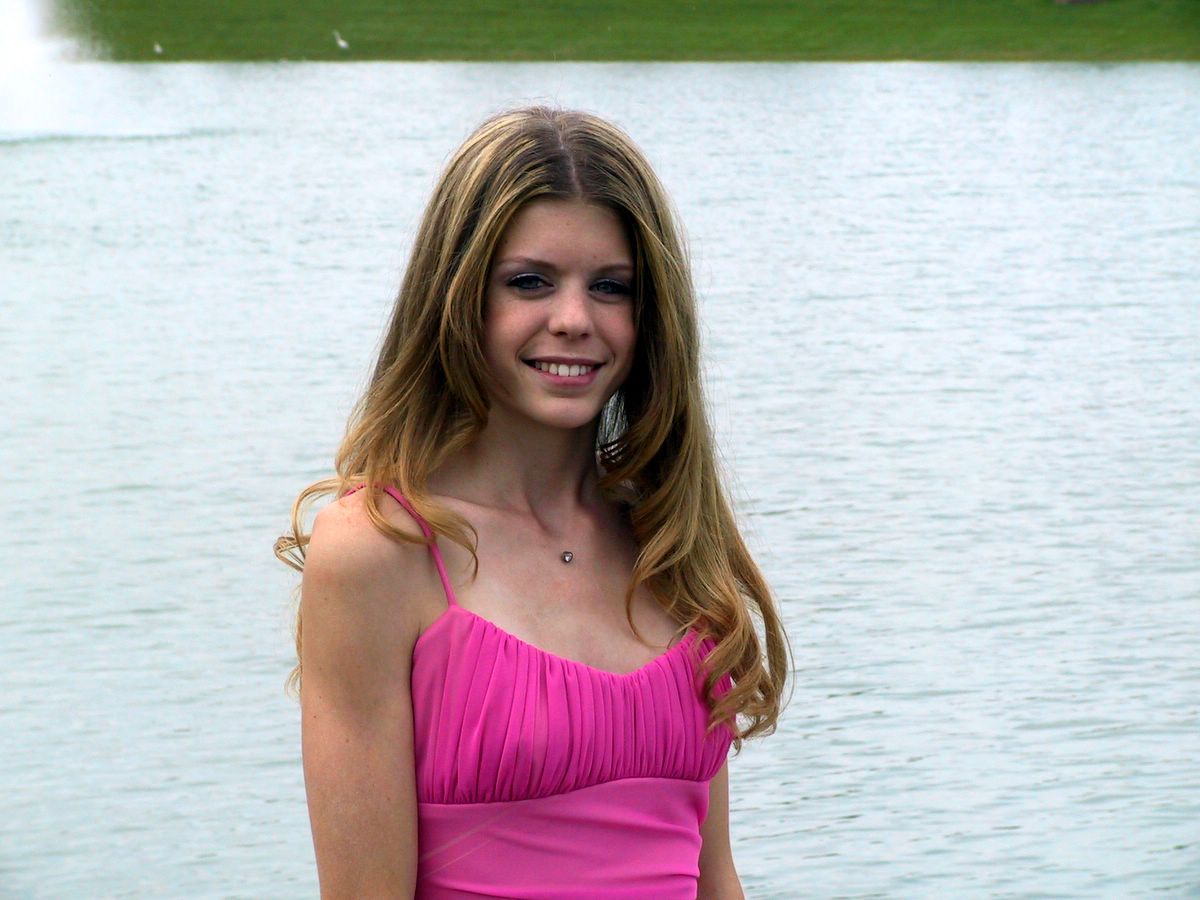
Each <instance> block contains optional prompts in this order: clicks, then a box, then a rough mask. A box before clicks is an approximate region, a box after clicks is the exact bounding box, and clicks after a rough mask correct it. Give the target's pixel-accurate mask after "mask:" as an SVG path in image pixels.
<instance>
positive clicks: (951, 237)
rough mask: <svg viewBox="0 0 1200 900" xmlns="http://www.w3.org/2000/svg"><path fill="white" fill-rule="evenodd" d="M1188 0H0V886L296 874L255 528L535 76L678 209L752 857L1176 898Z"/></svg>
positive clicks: (842, 888) (1191, 714) (1199, 693)
mask: <svg viewBox="0 0 1200 900" xmlns="http://www.w3.org/2000/svg"><path fill="white" fill-rule="evenodd" d="M1197 9H1198V5H1197V4H1196V3H1194V2H1165V0H1164V2H1150V0H1146V2H1135V0H1125V2H1120V0H1100V2H1095V3H1055V2H1053V0H1045V2H1035V0H1022V2H1013V3H1004V4H1001V3H995V2H960V3H940V4H934V3H919V2H912V3H906V4H897V3H894V2H886V3H885V2H882V0H881V2H878V3H870V2H866V0H862V2H850V0H844V2H832V0H830V2H824V3H812V4H775V3H745V4H734V3H725V2H715V3H705V4H658V3H647V2H642V3H639V4H636V5H635V4H627V3H623V2H611V3H604V4H601V3H593V4H583V3H580V4H555V5H550V4H525V5H521V6H520V7H519V8H516V7H515V8H513V9H506V8H505V7H504V5H502V4H493V3H478V4H467V3H460V4H448V5H442V4H433V3H424V4H422V3H409V4H403V5H397V6H396V7H395V8H394V9H390V8H387V7H384V6H383V5H380V4H366V3H361V4H340V5H339V6H338V10H339V12H338V13H337V14H336V15H334V14H333V13H332V12H331V11H330V9H329V8H325V7H323V6H321V5H318V4H309V3H296V2H293V3H288V4H283V3H277V2H274V0H256V2H253V3H251V2H243V3H238V4H234V3H216V2H214V3H208V4H203V5H201V4H184V3H172V4H164V3H150V2H148V0H147V2H144V3H140V2H132V0H114V2H111V3H106V4H98V3H88V2H83V0H72V2H62V3H59V4H57V5H52V4H46V3H42V4H37V3H34V2H32V0H0V11H2V23H3V32H2V33H0V410H2V411H3V412H2V418H0V421H2V423H3V426H2V430H0V472H2V473H3V477H2V478H0V498H2V500H3V507H2V508H3V512H4V519H5V523H4V527H3V535H4V537H3V539H2V540H0V747H2V748H3V753H0V796H3V798H4V799H3V807H2V808H3V810H4V812H5V815H4V816H3V817H0V897H4V898H27V897H29V898H41V897H85V896H86V897H93V896H94V897H101V896H103V897H163V896H187V897H311V896H315V894H316V879H315V869H314V864H313V859H312V849H311V843H310V838H309V831H308V822H307V814H306V810H305V805H304V791H303V784H302V780H301V772H300V757H299V740H298V709H297V706H296V704H295V702H294V701H293V700H292V699H290V698H288V697H287V696H285V694H284V691H283V683H284V679H285V677H286V675H287V673H288V671H289V669H290V668H291V666H292V664H293V658H294V654H293V650H292V646H291V634H290V627H291V618H292V612H293V609H292V599H291V595H290V594H291V590H292V588H293V587H294V585H295V583H296V579H295V578H294V577H293V573H291V571H290V570H288V569H286V568H285V567H283V566H282V565H281V564H279V563H278V562H276V561H275V560H274V558H273V556H272V553H271V545H272V543H273V541H274V539H275V537H276V536H277V535H279V534H280V533H281V532H282V531H283V530H284V528H285V527H286V526H287V521H288V513H289V510H290V506H291V502H292V500H293V499H294V497H295V495H296V494H297V492H298V491H299V490H300V489H301V488H302V487H304V486H305V485H307V484H309V483H310V482H312V481H314V480H316V479H318V478H320V477H323V476H325V475H326V474H328V473H329V472H330V470H331V466H332V457H333V453H334V450H335V449H336V446H337V444H338V442H339V439H340V437H341V433H342V429H343V427H344V424H345V420H346V416H347V414H348V413H349V411H350V408H351V405H352V404H353V402H354V400H355V399H356V397H357V394H358V392H359V391H360V390H361V388H362V387H363V385H364V383H365V380H366V377H367V374H368V371H369V368H370V365H371V361H372V354H373V352H374V350H375V349H376V346H377V342H378V340H379V338H380V335H381V330H382V327H383V324H384V321H385V318H386V315H387V312H388V310H389V307H390V304H391V302H392V300H393V297H394V293H395V290H396V287H397V286H398V284H399V279H400V274H401V272H402V270H403V266H404V264H405V259H406V255H407V253H408V250H409V247H410V244H411V241H412V239H413V233H414V230H415V226H416V222H417V219H418V217H419V215H420V212H421V209H422V206H423V204H424V202H425V200H426V198H427V196H428V193H429V191H430V189H431V187H432V185H433V183H434V180H435V179H436V177H437V175H438V173H439V171H440V169H441V166H442V165H443V164H444V162H445V161H446V159H447V156H448V154H449V153H450V152H451V151H452V150H453V149H454V147H455V146H457V144H458V143H459V142H460V141H461V140H462V139H463V138H464V137H465V136H466V135H467V134H468V133H469V132H470V131H471V130H472V129H473V128H474V126H475V125H476V124H477V123H478V122H479V121H480V120H481V119H482V118H484V117H485V116H486V115H488V114H490V113H493V112H495V111H498V110H500V109H503V108H506V107H509V106H513V105H517V104H523V103H528V102H545V103H551V104H559V105H564V106H570V107H582V108H585V109H588V110H591V111H594V112H597V113H599V114H601V115H604V116H607V117H609V118H611V119H613V120H615V121H616V122H618V123H619V124H621V125H622V126H624V127H625V128H626V129H627V130H628V131H629V132H630V133H631V134H632V135H633V136H634V138H635V139H636V140H637V141H638V142H639V143H640V145H641V146H642V147H643V148H644V149H645V151H646V153H647V155H648V156H649V157H650V159H651V161H652V162H653V163H654V165H655V166H656V168H657V170H658V171H659V173H660V175H661V176H662V178H663V181H664V182H665V183H666V185H667V187H668V189H669V190H670V192H671V194H672V196H673V198H674V200H675V202H676V204H677V206H678V209H679V212H680V215H681V218H682V220H683V222H684V225H685V227H686V230H687V232H688V236H689V243H690V247H691V251H692V256H693V264H694V270H695V275H696V282H697V287H698V290H699V295H700V298H701V305H702V315H703V324H704V346H703V353H704V358H705V362H706V377H707V386H708V391H709V397H710V401H711V404H712V416H713V420H714V425H715V427H716V431H717V434H718V438H719V441H720V446H721V450H722V453H723V456H724V458H725V461H726V466H727V470H728V473H729V476H730V479H731V484H732V486H733V491H734V495H735V498H736V501H737V504H738V509H739V513H740V515H741V518H742V522H743V524H744V526H745V528H746V531H747V534H748V537H749V539H750V541H751V544H752V547H753V549H754V550H755V551H756V553H757V554H758V557H759V559H760V561H761V563H762V565H763V567H764V569H765V570H766V572H767V575H768V577H769V578H770V580H771V582H772V584H773V586H774V587H775V589H776V591H777V593H778V596H779V600H780V603H781V605H782V607H783V610H784V614H785V617H786V621H787V625H788V630H789V634H790V635H791V639H792V643H793V650H794V653H795V662H796V666H797V668H796V671H795V673H794V693H793V695H792V699H791V703H790V705H789V706H788V708H787V710H786V711H785V713H784V715H783V718H782V720H781V723H780V727H779V730H778V732H777V734H775V735H774V736H772V737H770V738H767V739H765V740H763V741H761V742H755V743H751V744H748V745H747V747H746V748H745V750H744V751H743V752H742V754H741V755H740V756H738V757H734V758H733V759H732V761H731V763H730V768H731V807H732V808H731V830H732V835H733V841H734V853H735V857H736V860H737V862H738V866H739V870H740V872H741V875H742V880H743V883H744V885H745V888H746V892H747V895H748V896H749V897H752V898H759V897H762V898H796V897H910V896H938V897H940V896H988V897H1005V896H1008V897H1035V896H1036V897H1050V896H1054V897H1068V896H1070V897H1093V896H1121V897H1134V896H1146V895H1154V896H1180V897H1197V896H1200V824H1198V823H1200V766H1198V764H1197V759H1200V663H1197V659H1200V654H1198V653H1197V644H1198V641H1197V639H1198V638H1200V552H1198V551H1200V531H1198V525H1197V521H1198V517H1197V513H1198V511H1200V399H1198V398H1200V304H1198V300H1197V287H1196V286H1197V283H1198V281H1200V203H1198V202H1197V197H1198V196H1200V194H1198V188H1200V162H1198V161H1200V62H1198V58H1200V52H1198V51H1200V29H1198V27H1197ZM302 60H308V62H304V61H302ZM435 60H436V61H435ZM145 61H153V62H156V63H158V62H161V63H163V64H152V65H147V64H144V62H145ZM330 61H340V62H330ZM351 62H354V63H355V64H348V63H351ZM166 63H170V64H166Z"/></svg>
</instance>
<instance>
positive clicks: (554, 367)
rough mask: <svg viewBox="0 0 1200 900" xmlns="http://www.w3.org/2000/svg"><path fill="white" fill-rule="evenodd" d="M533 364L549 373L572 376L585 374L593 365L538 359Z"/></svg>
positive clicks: (539, 369)
mask: <svg viewBox="0 0 1200 900" xmlns="http://www.w3.org/2000/svg"><path fill="white" fill-rule="evenodd" d="M534 366H535V367H536V368H537V369H538V371H541V372H549V373H550V374H551V375H560V376H568V377H572V378H573V377H574V376H576V375H586V374H587V373H588V372H590V371H592V369H594V368H596V367H595V366H568V365H566V364H565V363H548V362H542V361H541V360H540V359H539V360H537V361H536V362H535V363H534Z"/></svg>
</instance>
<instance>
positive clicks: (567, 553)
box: [562, 550, 575, 563]
mask: <svg viewBox="0 0 1200 900" xmlns="http://www.w3.org/2000/svg"><path fill="white" fill-rule="evenodd" d="M574 558H575V554H574V553H572V552H571V551H570V550H564V551H563V553H562V561H563V562H565V563H569V562H570V561H571V560H573V559H574Z"/></svg>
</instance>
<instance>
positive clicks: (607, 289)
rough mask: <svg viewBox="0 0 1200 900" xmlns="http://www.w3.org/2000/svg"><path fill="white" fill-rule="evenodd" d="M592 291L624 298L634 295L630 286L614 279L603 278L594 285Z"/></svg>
mask: <svg viewBox="0 0 1200 900" xmlns="http://www.w3.org/2000/svg"><path fill="white" fill-rule="evenodd" d="M592 290H594V291H598V292H599V293H601V294H615V295H617V296H622V297H623V296H626V295H628V294H631V293H633V291H632V290H630V287H629V285H627V284H625V283H624V282H622V281H617V280H616V279H614V278H602V279H601V280H600V281H597V282H596V283H595V284H594V285H592Z"/></svg>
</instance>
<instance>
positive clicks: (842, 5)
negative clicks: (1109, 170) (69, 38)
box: [55, 0, 1200, 61]
mask: <svg viewBox="0 0 1200 900" xmlns="http://www.w3.org/2000/svg"><path fill="white" fill-rule="evenodd" d="M55 18H56V20H57V25H58V27H59V28H60V29H61V30H64V31H66V32H67V33H68V34H72V35H74V36H76V37H78V38H80V39H82V40H83V41H84V42H85V43H89V44H91V45H92V46H93V47H94V49H95V52H96V53H97V54H98V55H100V56H101V57H103V58H107V59H114V60H159V61H180V60H264V61H265V60H271V61H274V60H280V59H289V60H301V59H306V60H343V61H352V60H419V59H439V60H495V61H549V60H712V61H719V60H747V61H785V60H899V59H912V60H990V61H1004V60H1094V61H1119V60H1197V59H1200V0H1093V2H1057V0H795V2H763V0H743V2H736V0H708V2H704V0H699V2H695V3H686V2H678V3H672V2H661V0H659V2H656V0H640V2H637V0H590V2H570V0H565V2H559V3H547V2H526V3H521V2H497V0H491V2H489V0H459V2H441V3H439V2H430V0H420V2H403V0H393V2H382V0H374V2H373V0H341V2H336V3H330V2H328V0H207V2H202V0H58V2H57V4H56V7H55ZM335 32H336V36H335ZM339 38H340V41H339Z"/></svg>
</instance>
